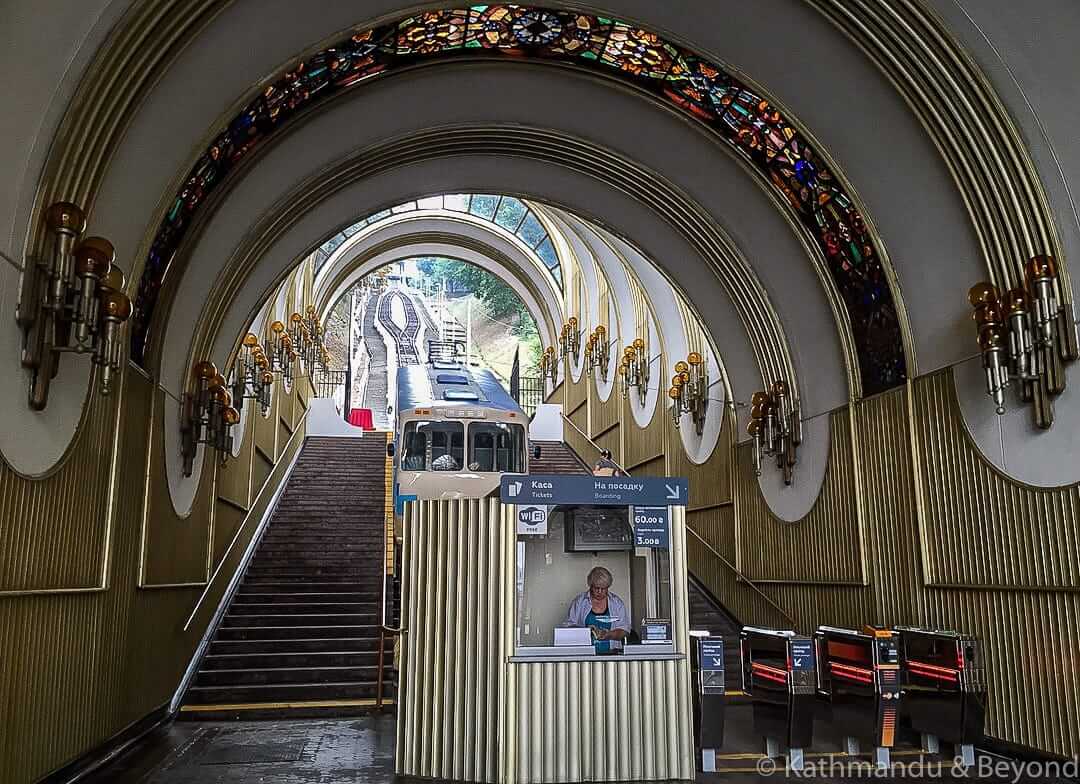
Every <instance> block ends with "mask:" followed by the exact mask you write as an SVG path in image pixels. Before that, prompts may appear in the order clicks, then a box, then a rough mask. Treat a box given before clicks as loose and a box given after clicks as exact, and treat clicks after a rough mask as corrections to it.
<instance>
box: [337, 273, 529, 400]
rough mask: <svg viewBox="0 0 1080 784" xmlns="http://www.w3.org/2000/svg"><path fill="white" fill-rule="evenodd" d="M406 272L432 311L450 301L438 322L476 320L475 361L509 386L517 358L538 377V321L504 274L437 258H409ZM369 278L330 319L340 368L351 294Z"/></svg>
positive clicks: (462, 323) (345, 354)
mask: <svg viewBox="0 0 1080 784" xmlns="http://www.w3.org/2000/svg"><path fill="white" fill-rule="evenodd" d="M402 271H403V276H404V278H405V280H406V281H407V282H409V283H410V284H412V285H413V286H414V287H415V288H416V289H418V290H420V291H423V292H424V293H425V295H426V299H427V304H428V309H429V312H431V311H434V310H435V309H439V308H440V303H445V314H444V313H441V312H439V313H436V312H431V315H432V317H433V318H434V319H436V321H437V320H438V319H440V318H442V319H444V320H453V321H455V322H457V324H459V325H460V326H461V327H462V328H464V327H465V326H466V322H467V321H469V319H470V318H471V322H472V323H471V328H470V330H469V332H470V334H471V335H472V346H471V353H472V356H473V358H474V360H477V361H479V362H480V364H482V365H485V366H487V367H489V368H490V369H491V370H492V371H493V372H494V373H495V374H496V375H497V376H499V377H501V378H502V379H503V380H504V381H507V382H508V381H509V378H510V374H511V371H512V368H513V363H514V358H515V355H516V356H517V357H518V360H519V362H520V367H521V371H520V372H521V373H522V375H535V373H536V371H535V368H536V366H537V365H538V364H539V361H540V353H541V350H542V346H541V344H540V333H539V329H538V327H537V325H536V320H535V319H534V318H533V316H532V314H531V313H530V312H529V309H528V308H527V307H526V305H525V303H524V302H522V300H521V298H520V297H519V296H518V295H517V293H515V292H514V290H513V289H512V288H511V287H510V286H509V285H508V284H507V283H506V282H505V281H503V280H502V279H501V278H500V277H499V276H498V275H494V274H492V273H490V272H488V271H486V270H484V269H481V268H480V267H478V266H476V265H474V264H469V263H468V262H464V261H459V260H457V259H448V258H441V257H433V256H428V257H420V258H415V259H408V260H405V261H404V262H403V263H402ZM372 274H375V273H372ZM368 278H370V276H367V277H366V278H365V279H364V280H367V279H368ZM364 280H362V281H360V282H358V283H357V284H356V286H355V287H354V288H353V289H352V290H351V291H350V293H348V294H346V295H345V296H344V297H342V298H341V299H340V300H339V301H338V303H337V305H336V306H335V307H334V309H333V310H332V311H331V313H330V316H329V318H328V320H327V334H326V346H327V350H328V351H329V352H330V356H331V364H332V365H333V366H334V367H344V366H345V365H346V364H347V363H348V346H349V341H348V325H349V320H350V313H351V308H352V304H351V303H352V296H351V293H352V291H358V290H359V287H360V286H362V285H363V283H364ZM470 305H471V307H470Z"/></svg>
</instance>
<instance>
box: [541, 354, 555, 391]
mask: <svg viewBox="0 0 1080 784" xmlns="http://www.w3.org/2000/svg"><path fill="white" fill-rule="evenodd" d="M540 375H541V376H542V377H543V378H546V379H548V380H549V381H550V382H551V386H552V387H553V388H554V387H555V385H556V384H558V383H559V357H558V356H556V354H555V347H554V346H548V347H547V348H545V349H544V353H543V354H541V355H540Z"/></svg>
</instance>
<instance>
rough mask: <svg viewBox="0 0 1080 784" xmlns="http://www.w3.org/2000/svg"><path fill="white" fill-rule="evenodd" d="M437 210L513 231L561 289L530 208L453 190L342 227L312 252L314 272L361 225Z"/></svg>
mask: <svg viewBox="0 0 1080 784" xmlns="http://www.w3.org/2000/svg"><path fill="white" fill-rule="evenodd" d="M440 209H445V210H451V211H454V212H468V213H469V214H471V215H474V216H475V217H478V218H482V219H483V220H486V221H491V222H492V223H495V224H496V225H497V226H500V227H501V228H503V229H505V230H507V231H509V232H511V233H512V234H516V235H517V236H518V238H519V239H520V240H521V241H522V242H523V243H525V244H526V245H528V246H529V247H530V248H532V249H534V250H535V252H536V255H537V256H538V257H539V258H540V260H541V261H543V263H544V266H545V267H547V268H548V270H549V271H551V272H552V277H553V278H554V280H555V284H556V288H559V289H561V288H562V283H561V280H560V277H559V275H557V274H556V270H557V269H558V266H559V257H558V255H557V254H556V253H555V246H554V245H553V244H552V242H551V238H550V237H548V234H547V231H545V230H544V227H543V226H542V225H541V224H540V221H539V220H537V218H536V215H535V214H534V213H533V211H532V210H530V209H529V208H528V206H527V205H526V204H525V202H523V201H522V200H521V199H518V198H515V197H513V196H495V195H489V194H468V193H454V194H447V195H445V196H429V197H427V198H423V199H418V200H417V201H408V202H405V203H404V204H399V205H397V206H395V207H391V208H390V209H388V210H381V211H379V212H376V213H375V214H373V215H371V216H369V217H367V218H365V219H364V220H362V221H358V222H356V223H354V224H352V225H351V226H348V227H346V228H344V229H342V230H341V231H340V232H339V233H337V234H335V235H333V236H332V237H330V239H328V240H326V242H324V243H323V244H322V245H320V246H319V248H318V249H317V250H316V252H315V274H316V275H317V274H319V271H320V270H321V269H322V268H323V266H324V265H325V264H326V262H327V261H329V260H330V257H331V255H332V254H333V253H334V251H335V250H337V249H338V248H339V247H341V245H342V243H343V242H345V240H346V239H348V238H349V237H351V236H353V235H354V234H356V233H357V232H358V231H360V230H361V229H363V228H364V227H366V226H371V225H373V224H376V223H378V222H380V221H382V220H385V219H386V218H389V217H391V216H394V215H403V214H405V213H409V212H415V211H417V210H440ZM553 268H554V269H553Z"/></svg>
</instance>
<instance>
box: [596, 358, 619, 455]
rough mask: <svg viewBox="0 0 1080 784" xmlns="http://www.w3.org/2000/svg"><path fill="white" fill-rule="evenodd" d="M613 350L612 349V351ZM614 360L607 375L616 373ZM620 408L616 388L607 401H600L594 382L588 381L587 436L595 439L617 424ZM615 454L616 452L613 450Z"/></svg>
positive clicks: (613, 359)
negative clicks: (588, 424)
mask: <svg viewBox="0 0 1080 784" xmlns="http://www.w3.org/2000/svg"><path fill="white" fill-rule="evenodd" d="M613 350H614V349H613ZM615 359H616V358H614V357H613V358H612V360H611V363H612V364H611V367H610V368H609V369H608V372H609V373H616V372H618V370H617V364H616V362H615ZM621 408H622V398H621V395H620V394H619V390H618V386H616V387H615V388H614V389H612V390H611V394H610V395H608V399H607V400H601V399H600V393H599V392H597V390H596V382H595V381H594V380H593V379H592V378H590V379H589V415H590V416H589V420H590V428H591V429H590V431H589V435H590V436H592V437H593V438H596V437H597V436H598V435H600V434H601V433H605V432H607V431H608V430H610V429H611V428H612V427H615V426H616V425H618V424H619V411H620V409H621ZM615 451H616V452H617V451H618V450H615Z"/></svg>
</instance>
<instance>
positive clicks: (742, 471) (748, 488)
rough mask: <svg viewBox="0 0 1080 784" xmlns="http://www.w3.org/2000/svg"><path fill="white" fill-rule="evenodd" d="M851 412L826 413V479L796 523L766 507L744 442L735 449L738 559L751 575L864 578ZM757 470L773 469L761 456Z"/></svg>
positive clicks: (805, 579) (784, 578)
mask: <svg viewBox="0 0 1080 784" xmlns="http://www.w3.org/2000/svg"><path fill="white" fill-rule="evenodd" d="M851 417H852V415H851V414H850V413H849V412H848V411H842V412H839V413H836V414H832V415H831V416H830V420H829V462H828V468H827V470H826V474H825V480H824V482H823V483H822V486H821V491H820V494H819V495H818V499H817V501H816V502H815V503H814V506H813V508H812V509H811V510H810V513H809V514H808V515H807V516H806V517H805V518H803V519H802V520H799V521H798V522H796V523H787V522H784V521H782V520H780V519H778V518H777V517H775V516H774V515H773V514H772V512H771V511H770V510H769V506H768V503H767V502H766V501H765V498H764V496H763V495H762V494H761V490H760V488H759V487H758V481H757V477H755V476H754V471H753V467H752V465H751V460H750V445H749V443H747V444H744V445H742V446H740V447H739V448H737V449H736V454H735V459H736V463H735V477H736V482H735V510H736V524H735V525H736V529H737V530H738V532H739V549H738V555H739V560H738V564H737V565H738V566H739V568H740V569H741V570H742V571H743V572H744V573H745V574H746V575H747V576H748V577H749V578H750V579H751V580H754V581H755V582H762V581H795V582H835V583H849V584H852V583H854V584H862V583H863V582H864V569H863V554H862V532H861V530H860V525H861V520H860V516H861V515H860V507H859V498H858V489H859V487H858V482H857V479H856V473H855V466H856V460H857V453H856V444H855V438H854V435H853V431H852V422H851ZM764 460H765V461H767V458H765V459H764ZM762 470H763V471H773V470H776V469H775V467H774V466H770V465H768V463H767V462H765V463H764V464H763V467H762ZM796 470H798V468H797V467H796Z"/></svg>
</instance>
